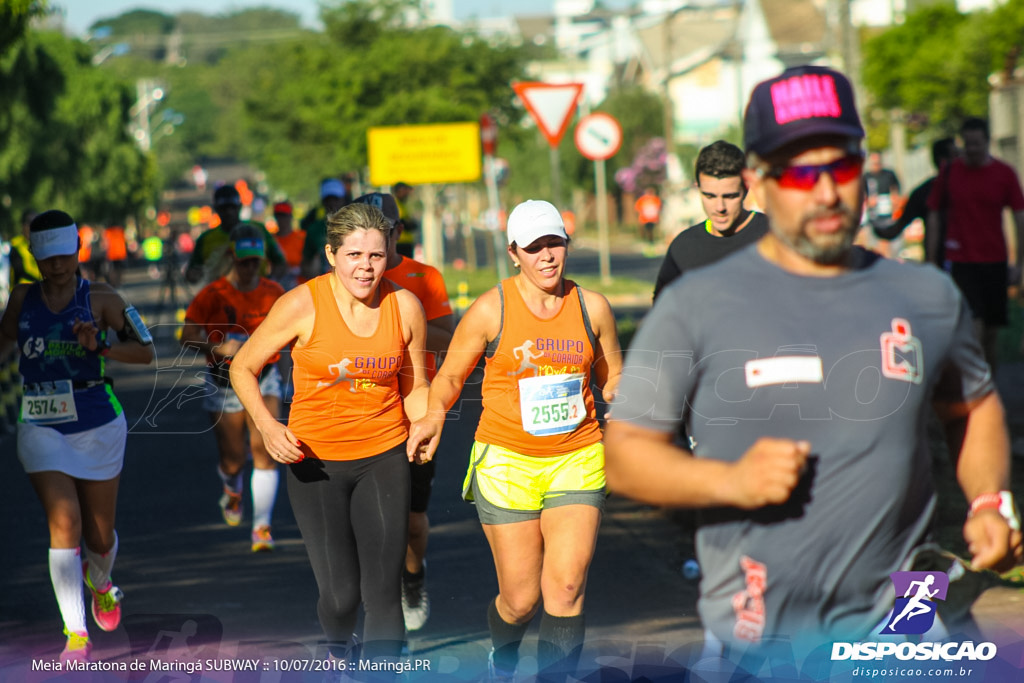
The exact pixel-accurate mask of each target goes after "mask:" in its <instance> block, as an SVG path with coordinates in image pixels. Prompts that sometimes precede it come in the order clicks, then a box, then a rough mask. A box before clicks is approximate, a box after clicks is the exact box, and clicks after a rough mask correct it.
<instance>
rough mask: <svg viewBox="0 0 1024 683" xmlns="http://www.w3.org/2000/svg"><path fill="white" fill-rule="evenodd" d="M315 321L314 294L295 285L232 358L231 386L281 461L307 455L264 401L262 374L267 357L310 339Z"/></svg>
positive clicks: (291, 460)
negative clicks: (292, 342)
mask: <svg viewBox="0 0 1024 683" xmlns="http://www.w3.org/2000/svg"><path fill="white" fill-rule="evenodd" d="M313 322H314V308H313V296H312V295H311V294H310V291H309V288H308V287H296V288H295V289H293V290H291V291H288V292H286V293H285V294H284V295H283V296H281V298H280V299H278V300H277V301H275V302H274V305H273V306H272V307H271V308H270V313H268V314H267V317H266V319H265V320H264V321H263V322H262V323H261V324H260V326H259V327H257V328H256V330H255V331H254V332H253V333H252V336H251V337H249V339H247V340H246V342H245V344H243V345H242V348H241V349H239V350H238V353H236V354H235V357H234V359H233V360H232V362H231V387H232V388H233V389H234V390H235V394H237V395H238V399H239V400H240V401H241V403H242V405H243V406H244V407H245V409H246V410H247V411H248V412H249V415H250V417H252V420H253V423H255V425H256V428H257V429H259V431H260V435H261V436H262V437H263V443H264V445H265V446H266V447H267V452H268V453H269V454H270V456H271V457H272V458H274V460H277V461H278V462H283V463H292V462H298V461H299V460H302V458H303V457H304V456H303V453H302V451H301V450H300V448H299V441H298V439H296V438H295V435H294V434H292V432H291V431H290V430H289V429H288V428H287V427H285V426H284V425H283V424H281V423H280V422H278V421H277V418H276V417H275V416H274V415H273V413H271V412H270V411H269V410H267V407H266V405H264V403H263V397H262V396H261V395H260V385H259V375H260V372H261V371H262V370H263V366H264V365H266V362H267V360H268V359H269V358H270V357H271V356H273V355H274V354H275V353H277V352H278V351H279V350H280V349H282V348H284V347H285V346H286V345H287V344H289V343H290V342H291V341H292V340H294V339H297V340H298V344H299V345H302V344H304V343H305V342H306V341H308V340H309V336H310V334H312V331H313Z"/></svg>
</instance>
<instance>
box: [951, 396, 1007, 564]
mask: <svg viewBox="0 0 1024 683" xmlns="http://www.w3.org/2000/svg"><path fill="white" fill-rule="evenodd" d="M936 410H937V412H938V413H939V417H941V418H942V419H943V421H944V422H945V423H946V431H947V438H948V439H949V446H950V449H949V450H950V454H951V456H952V457H953V461H954V462H955V463H956V477H957V481H958V482H959V483H960V488H961V489H962V490H963V492H964V496H966V498H967V501H968V503H970V502H971V501H973V500H974V499H975V498H977V497H978V496H980V495H981V494H983V493H998V492H999V491H1005V490H1007V489H1008V488H1009V485H1010V437H1009V434H1008V432H1007V429H1006V416H1005V413H1004V410H1003V404H1002V402H1001V401H1000V399H999V395H998V393H996V392H995V391H992V392H990V393H989V394H988V395H986V396H984V397H983V398H981V399H978V400H976V401H972V402H970V403H958V404H950V403H937V404H936ZM964 539H965V540H966V541H967V544H968V551H969V552H970V553H971V563H972V564H973V565H974V566H975V567H976V568H978V569H987V568H992V569H997V570H1005V569H1009V568H1010V567H1012V566H1013V564H1015V562H1019V561H1020V559H1021V534H1020V532H1019V531H1013V530H1011V529H1010V527H1009V525H1008V524H1007V523H1006V520H1005V519H1003V518H1002V516H1000V515H999V513H998V512H997V511H996V510H994V509H986V510H980V511H978V513H977V514H975V515H973V516H972V517H970V518H969V519H968V520H967V522H966V523H965V524H964Z"/></svg>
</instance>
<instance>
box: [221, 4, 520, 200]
mask: <svg viewBox="0 0 1024 683" xmlns="http://www.w3.org/2000/svg"><path fill="white" fill-rule="evenodd" d="M408 5H409V3H408V2H405V1H403V0H394V1H390V2H383V3H382V2H362V1H357V2H347V3H344V4H343V5H340V6H337V7H333V8H331V7H328V8H325V10H324V13H323V15H322V18H323V21H324V24H325V33H324V34H323V35H319V36H313V35H311V36H309V37H307V38H304V39H302V40H295V41H281V42H278V43H273V44H270V45H266V46H261V47H259V48H247V49H241V50H237V51H234V52H232V53H231V54H229V55H228V56H227V57H226V58H225V60H224V62H223V64H222V67H223V68H222V70H221V73H222V74H223V75H225V76H226V75H227V74H232V77H231V79H230V81H223V82H221V84H220V87H219V88H217V91H216V95H215V98H216V102H217V104H218V106H221V107H223V111H226V112H229V114H228V116H230V118H231V121H232V122H233V124H234V127H235V130H236V132H237V135H236V137H235V139H234V140H232V142H231V146H232V147H233V148H234V151H235V154H236V155H237V156H242V157H244V158H246V159H248V160H250V161H252V162H254V163H255V164H256V165H258V166H259V167H260V168H262V169H264V171H265V172H266V174H267V178H268V180H269V181H270V182H271V184H272V185H274V186H275V187H278V188H281V189H282V190H284V191H286V192H288V193H289V194H291V195H293V196H303V195H306V196H308V195H309V194H311V193H312V192H313V190H314V189H315V187H316V183H317V181H318V180H319V179H320V178H321V177H323V176H325V175H334V174H338V173H341V172H343V171H351V170H359V169H362V168H364V167H365V166H366V163H367V150H366V133H367V130H368V129H369V128H370V127H372V126H389V125H404V124H423V123H447V122H456V121H475V120H477V119H478V118H479V116H480V114H481V113H483V112H485V111H492V112H493V113H494V114H495V116H496V118H497V119H498V120H499V121H507V120H510V119H511V118H513V114H514V104H513V92H512V89H511V87H509V84H510V82H511V81H512V80H513V79H517V78H518V79H521V78H522V76H523V65H524V63H525V57H524V53H523V51H522V50H521V49H520V48H517V47H513V46H510V45H492V44H490V43H488V42H486V41H483V40H481V39H478V38H475V37H473V36H467V35H463V34H460V33H457V32H455V31H453V30H451V29H449V28H446V27H425V28H416V27H408V26H406V25H405V23H404V21H403V18H404V16H405V15H404V14H403V11H404V10H405V9H407V8H408Z"/></svg>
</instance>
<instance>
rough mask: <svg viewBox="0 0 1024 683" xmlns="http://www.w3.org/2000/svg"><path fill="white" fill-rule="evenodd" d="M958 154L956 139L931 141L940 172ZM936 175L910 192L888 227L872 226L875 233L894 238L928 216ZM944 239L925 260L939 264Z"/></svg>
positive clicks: (933, 156) (933, 155)
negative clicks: (898, 213) (916, 221)
mask: <svg viewBox="0 0 1024 683" xmlns="http://www.w3.org/2000/svg"><path fill="white" fill-rule="evenodd" d="M959 154H960V150H959V149H958V148H957V146H956V140H954V139H953V138H940V139H938V140H936V141H935V142H933V143H932V163H933V164H934V165H935V170H936V171H938V173H942V169H943V168H945V167H946V164H948V163H949V162H951V161H952V160H953V159H955V158H956V157H957V156H959ZM938 177H939V176H938V175H933V176H932V177H931V178H928V180H926V181H924V182H923V183H921V184H920V185H918V186H917V187H915V188H914V190H913V191H912V192H911V193H910V197H908V198H907V204H906V206H905V207H904V208H903V213H902V214H900V217H899V218H897V219H896V221H895V222H894V223H893V224H892V225H890V226H888V227H879V226H874V229H875V235H876V236H878V237H879V238H880V239H883V240H891V239H895V238H897V237H899V236H900V234H902V233H903V231H904V230H905V229H906V228H907V226H908V225H910V224H911V223H913V222H914V220H916V219H918V218H920V219H921V220H922V221H925V220H926V219H927V218H928V204H927V202H928V195H929V194H931V192H932V185H933V184H934V183H935V179H936V178H938ZM940 227H943V226H940ZM945 241H946V240H945V237H944V236H943V237H940V239H939V240H938V241H937V244H938V245H939V249H938V253H937V254H925V261H927V262H928V263H934V264H936V265H938V266H941V265H942V260H943V251H944V250H943V243H944V242H945ZM927 243H928V239H927V236H926V237H925V244H927Z"/></svg>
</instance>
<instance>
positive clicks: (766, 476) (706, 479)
mask: <svg viewBox="0 0 1024 683" xmlns="http://www.w3.org/2000/svg"><path fill="white" fill-rule="evenodd" d="M673 438H674V430H671V431H667V432H661V431H657V430H654V429H650V428H647V427H640V426H637V425H634V424H631V423H629V422H625V421H622V420H615V419H611V420H609V421H608V425H607V427H606V428H605V433H604V448H605V476H607V478H608V488H609V489H610V490H612V491H615V492H617V493H621V494H623V495H626V496H628V497H630V498H633V499H634V500H638V501H641V502H644V503H649V504H652V505H671V506H676V507H694V508H702V507H715V506H729V507H737V508H742V509H746V510H752V509H754V508H759V507H763V506H765V505H772V504H778V503H784V502H786V501H787V500H789V496H790V494H791V493H792V492H793V489H794V488H795V487H796V485H797V482H798V481H799V479H800V474H801V471H802V470H803V466H804V463H805V462H806V460H807V456H808V454H809V453H810V444H809V443H807V442H806V441H792V440H790V439H770V438H760V439H758V440H757V441H756V442H755V443H754V444H753V445H752V446H751V447H750V448H749V449H747V451H746V452H745V453H744V454H743V457H741V458H740V459H739V460H737V461H736V462H724V461H721V460H715V459H712V458H695V457H694V456H693V455H692V454H691V453H690V452H689V451H686V450H684V449H682V448H680V447H679V446H676V445H675V444H674V443H673Z"/></svg>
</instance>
